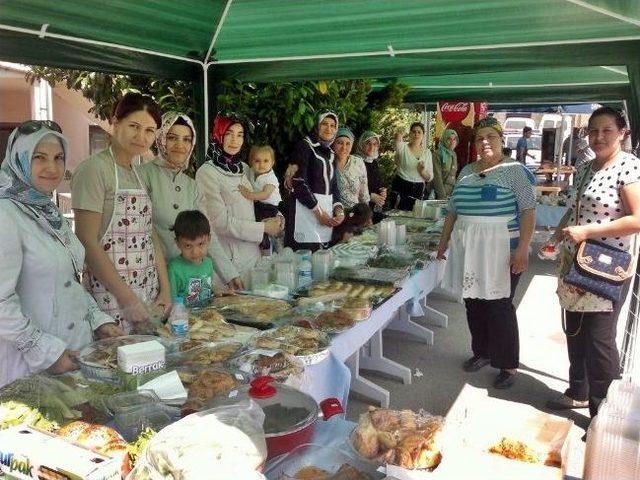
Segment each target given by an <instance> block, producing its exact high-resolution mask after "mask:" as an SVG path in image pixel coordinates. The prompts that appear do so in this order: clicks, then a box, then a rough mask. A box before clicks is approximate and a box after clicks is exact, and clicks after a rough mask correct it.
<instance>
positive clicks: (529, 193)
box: [447, 161, 536, 248]
mask: <svg viewBox="0 0 640 480" xmlns="http://www.w3.org/2000/svg"><path fill="white" fill-rule="evenodd" d="M494 192H495V195H494V194H493V193H494ZM535 206H536V196H535V191H534V186H533V184H532V182H531V179H530V178H529V176H528V175H527V172H526V171H525V168H524V167H523V166H522V164H520V163H518V162H513V161H510V162H506V163H500V164H498V165H497V166H496V167H494V168H493V169H491V170H487V171H485V172H484V173H482V174H480V173H478V172H476V170H475V168H474V164H473V163H471V164H468V165H466V166H465V167H464V168H463V169H462V171H461V172H460V175H459V177H458V182H457V183H456V186H455V188H454V190H453V194H452V196H451V198H450V200H449V205H448V207H447V210H448V211H450V212H454V213H455V214H456V215H468V216H480V217H498V216H501V217H512V220H510V221H509V223H508V229H509V232H510V236H511V247H512V248H515V247H516V246H517V244H518V237H519V235H520V212H521V211H522V210H527V209H531V208H535Z"/></svg>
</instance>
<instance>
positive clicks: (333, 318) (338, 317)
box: [314, 310, 355, 332]
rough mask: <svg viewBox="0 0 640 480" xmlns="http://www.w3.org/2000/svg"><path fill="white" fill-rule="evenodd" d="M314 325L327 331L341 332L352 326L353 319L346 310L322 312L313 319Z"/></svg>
mask: <svg viewBox="0 0 640 480" xmlns="http://www.w3.org/2000/svg"><path fill="white" fill-rule="evenodd" d="M314 323H315V325H316V326H317V327H318V328H319V329H320V330H324V331H327V332H343V331H345V330H348V329H349V328H351V327H353V325H354V324H355V321H354V319H353V318H351V316H349V315H348V314H347V313H346V312H343V311H340V310H337V311H335V312H323V313H321V314H320V315H318V317H316V319H315V321H314Z"/></svg>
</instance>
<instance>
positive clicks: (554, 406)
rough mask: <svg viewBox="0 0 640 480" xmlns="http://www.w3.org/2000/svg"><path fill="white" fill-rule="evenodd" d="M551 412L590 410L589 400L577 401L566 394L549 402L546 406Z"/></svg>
mask: <svg viewBox="0 0 640 480" xmlns="http://www.w3.org/2000/svg"><path fill="white" fill-rule="evenodd" d="M545 405H546V406H547V408H550V409H551V410H569V409H572V408H589V400H575V399H573V398H571V397H569V396H567V395H565V394H564V393H563V394H562V395H560V396H558V397H556V398H553V399H551V400H549V401H548V402H547V403H546V404H545Z"/></svg>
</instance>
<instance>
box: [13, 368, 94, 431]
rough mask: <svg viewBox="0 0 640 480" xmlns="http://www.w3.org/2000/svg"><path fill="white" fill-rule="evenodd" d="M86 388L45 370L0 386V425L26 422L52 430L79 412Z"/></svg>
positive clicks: (84, 401) (86, 398)
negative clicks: (43, 372)
mask: <svg viewBox="0 0 640 480" xmlns="http://www.w3.org/2000/svg"><path fill="white" fill-rule="evenodd" d="M87 401H88V396H87V392H86V391H84V390H83V389H79V388H75V387H74V386H73V385H68V384H67V383H65V382H63V381H62V380H61V379H57V378H54V377H50V376H47V375H44V374H39V375H32V376H29V377H25V378H21V379H18V380H16V381H14V382H12V383H10V384H8V385H5V386H4V387H2V388H1V389H0V429H3V428H7V427H10V426H13V425H20V424H27V425H31V426H33V427H36V428H38V429H40V430H45V431H52V430H55V429H56V428H57V427H58V426H60V425H64V424H65V423H68V422H70V421H72V420H75V419H78V418H80V417H81V416H82V412H81V411H80V410H78V409H77V407H78V406H79V405H81V404H85V403H86V402H87Z"/></svg>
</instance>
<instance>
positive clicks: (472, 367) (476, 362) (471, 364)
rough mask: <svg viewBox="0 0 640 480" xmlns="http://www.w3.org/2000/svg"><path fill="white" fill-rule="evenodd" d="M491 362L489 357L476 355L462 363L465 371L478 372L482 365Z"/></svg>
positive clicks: (484, 365)
mask: <svg viewBox="0 0 640 480" xmlns="http://www.w3.org/2000/svg"><path fill="white" fill-rule="evenodd" d="M490 363H491V360H489V359H488V358H482V357H476V356H475V355H474V356H473V357H471V358H470V359H469V360H467V361H465V362H464V363H463V364H462V369H463V370H464V371H465V372H477V371H478V370H480V369H481V368H482V367H486V366H487V365H489V364H490Z"/></svg>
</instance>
